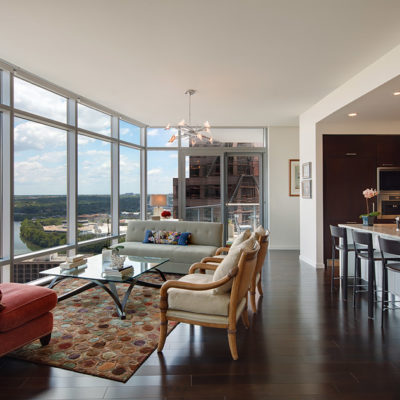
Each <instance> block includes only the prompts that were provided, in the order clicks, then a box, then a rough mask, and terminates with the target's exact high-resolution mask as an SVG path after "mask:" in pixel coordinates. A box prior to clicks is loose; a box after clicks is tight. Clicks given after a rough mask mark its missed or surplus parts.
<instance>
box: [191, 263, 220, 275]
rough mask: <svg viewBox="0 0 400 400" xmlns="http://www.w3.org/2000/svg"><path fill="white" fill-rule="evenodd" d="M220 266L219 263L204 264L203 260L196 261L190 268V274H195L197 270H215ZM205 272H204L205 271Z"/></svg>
mask: <svg viewBox="0 0 400 400" xmlns="http://www.w3.org/2000/svg"><path fill="white" fill-rule="evenodd" d="M217 268H218V266H217V265H212V264H204V263H202V262H199V263H194V264H192V266H191V267H190V269H189V274H194V273H195V271H196V270H198V269H199V270H200V271H204V270H206V269H208V270H211V271H215V270H216V269H217ZM203 274H204V272H203Z"/></svg>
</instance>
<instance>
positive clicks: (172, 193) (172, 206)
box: [147, 151, 178, 218]
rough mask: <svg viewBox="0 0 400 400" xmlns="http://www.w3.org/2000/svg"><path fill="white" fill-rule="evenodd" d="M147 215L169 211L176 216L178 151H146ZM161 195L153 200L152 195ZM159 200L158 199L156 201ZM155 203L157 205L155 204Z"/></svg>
mask: <svg viewBox="0 0 400 400" xmlns="http://www.w3.org/2000/svg"><path fill="white" fill-rule="evenodd" d="M147 188H148V189H147V190H148V194H149V195H148V198H147V204H148V208H147V214H148V215H147V217H149V216H151V215H159V214H160V213H161V212H162V211H163V210H169V211H171V214H172V216H173V218H178V212H177V211H178V152H177V151H148V153H147ZM160 194H161V195H163V196H160V197H159V198H158V199H157V202H155V201H154V202H153V201H152V200H153V199H154V200H155V197H154V198H153V197H152V195H160ZM158 200H160V201H158ZM156 204H157V205H156Z"/></svg>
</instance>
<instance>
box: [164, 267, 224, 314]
mask: <svg viewBox="0 0 400 400" xmlns="http://www.w3.org/2000/svg"><path fill="white" fill-rule="evenodd" d="M179 280H180V281H182V282H189V283H194V284H202V283H212V282H213V276H212V275H207V274H190V275H185V276H183V277H182V278H181V279H179ZM229 300H230V294H229V293H224V294H218V295H217V294H214V292H213V289H209V290H186V289H178V288H170V289H168V312H170V311H171V310H174V311H176V310H179V311H187V312H191V313H198V314H211V315H221V316H227V315H228V309H229Z"/></svg>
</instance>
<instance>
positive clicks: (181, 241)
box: [178, 232, 192, 246]
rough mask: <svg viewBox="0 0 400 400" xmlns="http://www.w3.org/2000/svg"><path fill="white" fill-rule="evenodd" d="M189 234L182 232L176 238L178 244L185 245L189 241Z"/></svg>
mask: <svg viewBox="0 0 400 400" xmlns="http://www.w3.org/2000/svg"><path fill="white" fill-rule="evenodd" d="M191 236H192V234H191V233H190V232H182V233H181V236H179V240H178V244H179V246H187V245H188V244H189V243H190V238H191Z"/></svg>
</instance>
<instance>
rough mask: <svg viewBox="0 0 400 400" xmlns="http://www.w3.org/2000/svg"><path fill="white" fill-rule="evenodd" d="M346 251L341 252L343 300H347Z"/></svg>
mask: <svg viewBox="0 0 400 400" xmlns="http://www.w3.org/2000/svg"><path fill="white" fill-rule="evenodd" d="M348 256H349V254H348V252H347V251H344V252H343V269H342V274H343V300H344V301H347V288H348V269H349V268H348V261H349V259H348Z"/></svg>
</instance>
